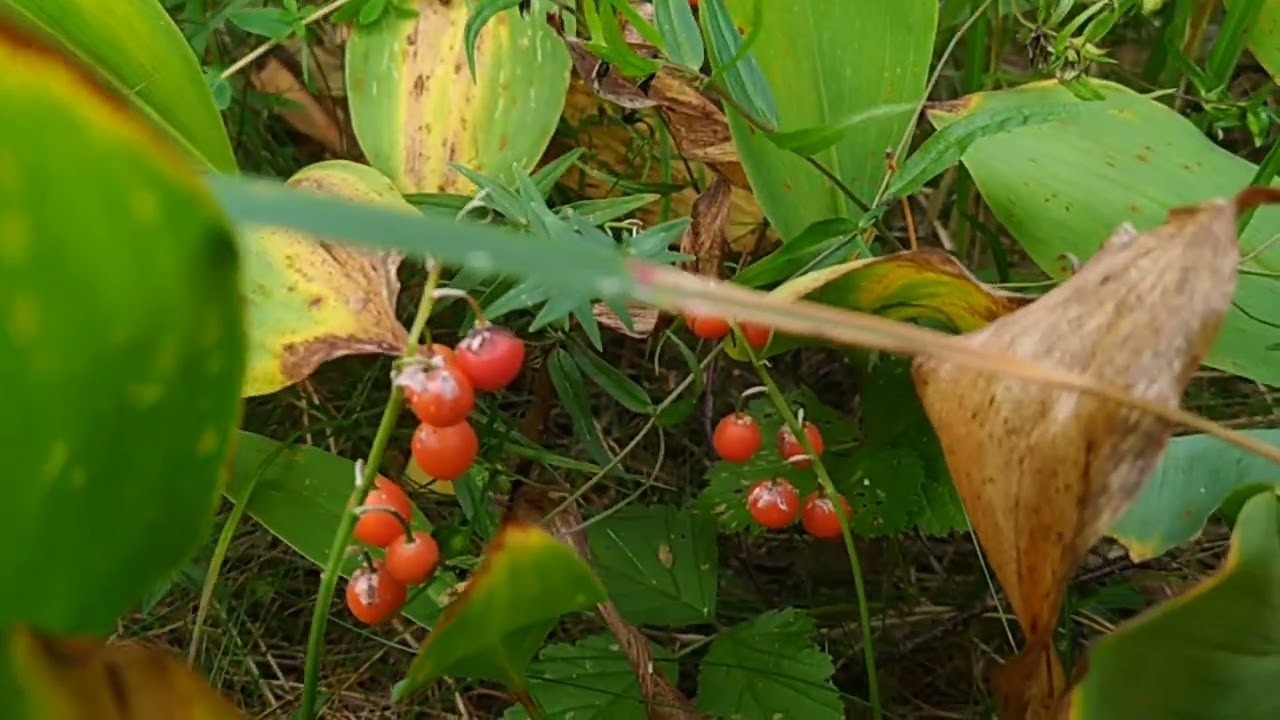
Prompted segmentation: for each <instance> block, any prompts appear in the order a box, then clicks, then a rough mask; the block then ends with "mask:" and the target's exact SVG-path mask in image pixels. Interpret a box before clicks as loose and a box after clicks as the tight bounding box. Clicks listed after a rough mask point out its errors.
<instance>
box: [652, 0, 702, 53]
mask: <svg viewBox="0 0 1280 720" xmlns="http://www.w3.org/2000/svg"><path fill="white" fill-rule="evenodd" d="M653 19H654V22H656V23H657V24H658V32H659V33H661V35H662V43H663V45H662V47H663V49H664V50H665V51H666V53H667V57H668V58H670V60H671V61H672V62H674V63H675V64H677V65H683V66H684V67H687V68H689V69H690V70H698V69H699V68H701V67H702V59H703V57H704V56H705V54H706V50H705V48H704V47H703V45H702V31H701V30H700V29H699V28H698V20H697V18H695V17H694V16H693V6H692V5H690V4H689V0H655V2H654V4H653Z"/></svg>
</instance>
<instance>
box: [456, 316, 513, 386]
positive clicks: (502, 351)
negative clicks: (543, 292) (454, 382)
mask: <svg viewBox="0 0 1280 720" xmlns="http://www.w3.org/2000/svg"><path fill="white" fill-rule="evenodd" d="M453 352H454V356H455V357H456V358H457V363H458V367H459V368H461V369H462V372H463V373H465V374H466V376H467V378H468V379H469V380H471V384H472V385H474V386H475V388H476V389H477V390H484V391H486V392H493V391H494V390H501V389H502V388H504V387H506V386H507V385H510V384H511V381H512V380H515V379H516V376H517V375H519V374H520V369H521V368H522V367H524V341H523V340H521V339H520V338H518V337H516V335H515V333H512V332H511V331H510V330H508V329H506V328H504V327H501V326H499V325H484V326H481V327H476V328H473V329H472V330H471V332H469V333H467V336H466V337H464V338H463V339H462V341H461V342H459V343H458V346H457V347H456V348H454V350H453Z"/></svg>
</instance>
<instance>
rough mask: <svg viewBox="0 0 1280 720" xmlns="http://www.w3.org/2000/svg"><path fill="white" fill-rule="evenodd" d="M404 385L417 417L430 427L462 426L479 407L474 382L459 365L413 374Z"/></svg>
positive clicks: (406, 378) (410, 374)
mask: <svg viewBox="0 0 1280 720" xmlns="http://www.w3.org/2000/svg"><path fill="white" fill-rule="evenodd" d="M400 382H401V385H402V386H403V387H404V395H405V399H406V400H408V401H409V407H410V408H411V409H412V410H413V414H414V415H416V416H417V417H418V419H419V420H421V421H422V422H424V423H427V424H429V425H437V426H441V427H443V426H446V425H454V424H457V423H460V422H462V421H463V420H466V419H467V415H469V414H471V408H473V407H475V404H476V392H475V389H474V388H473V387H471V381H470V380H468V379H467V376H466V375H465V374H464V373H463V372H462V370H460V369H458V368H457V367H456V366H450V365H444V366H441V367H433V368H428V369H426V370H415V371H411V372H409V373H406V375H405V376H404V377H403V379H402V380H401V381H400Z"/></svg>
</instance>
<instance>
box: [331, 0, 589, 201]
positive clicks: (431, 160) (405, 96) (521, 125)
mask: <svg viewBox="0 0 1280 720" xmlns="http://www.w3.org/2000/svg"><path fill="white" fill-rule="evenodd" d="M468 6H469V3H465V2H451V3H419V4H418V11H419V12H418V14H417V15H416V16H414V17H404V16H403V15H399V14H392V13H388V14H386V15H384V16H383V17H382V18H381V19H380V20H378V21H377V22H376V23H374V24H372V25H368V26H357V27H356V28H355V29H354V30H353V31H352V34H351V39H350V40H349V41H348V43H347V51H346V75H347V93H348V98H349V102H350V105H351V122H352V125H353V126H354V128H355V133H356V138H357V139H358V140H359V141H360V148H361V149H362V150H364V153H365V155H366V156H367V157H368V159H369V163H370V164H371V165H373V167H375V168H377V169H378V170H380V171H382V172H383V173H384V174H386V175H387V176H388V177H390V178H391V179H392V181H394V182H395V185H396V187H397V188H399V189H400V191H401V192H404V193H434V192H457V193H463V194H470V193H471V192H472V191H473V190H474V186H473V185H472V183H471V181H470V180H469V179H467V178H466V177H465V176H463V175H461V174H460V173H459V172H458V171H457V170H456V169H455V168H454V167H452V166H451V164H450V163H457V164H459V165H465V166H467V167H468V168H471V169H473V170H477V171H479V172H482V173H486V174H488V175H492V176H494V177H496V178H498V179H499V180H501V181H503V182H510V181H512V180H513V179H514V175H513V168H516V167H519V168H522V169H525V170H528V169H531V168H532V167H533V165H534V163H535V162H537V160H538V159H539V158H540V157H542V153H543V151H544V150H546V148H547V142H548V141H549V140H550V139H551V134H552V132H553V131H554V130H555V127H556V123H557V122H558V121H559V119H560V112H561V110H563V109H564V101H565V93H566V92H567V90H568V87H569V52H568V50H567V49H566V48H565V45H564V41H563V40H562V39H561V38H560V37H559V36H558V35H557V34H556V31H555V30H554V29H553V28H552V27H551V26H550V25H548V24H547V21H546V13H547V11H548V10H549V9H550V8H551V7H552V3H551V2H550V0H534V1H533V7H532V10H531V11H530V12H529V13H528V14H527V15H523V14H521V13H520V12H519V11H518V10H517V9H516V8H514V7H511V8H507V9H500V10H499V8H496V7H495V8H494V9H495V10H499V11H498V12H497V14H495V15H494V16H493V17H491V18H490V19H488V21H487V22H485V23H484V27H483V29H481V30H479V31H478V33H479V34H478V37H477V40H476V43H475V66H476V71H475V75H474V77H473V76H472V74H471V72H470V71H469V70H468V65H467V63H468V54H467V50H466V47H465V45H466V38H465V32H466V27H467V23H468V16H469V12H470V10H469V7H468Z"/></svg>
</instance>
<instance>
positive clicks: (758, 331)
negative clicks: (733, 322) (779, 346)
mask: <svg viewBox="0 0 1280 720" xmlns="http://www.w3.org/2000/svg"><path fill="white" fill-rule="evenodd" d="M738 327H739V328H741V329H742V337H743V339H745V340H746V341H747V344H748V345H750V346H751V347H752V348H754V349H756V350H760V349H762V348H764V346H766V345H768V344H769V338H770V337H771V336H772V335H773V331H772V330H770V329H769V328H767V327H763V326H760V325H752V324H750V323H738Z"/></svg>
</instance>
